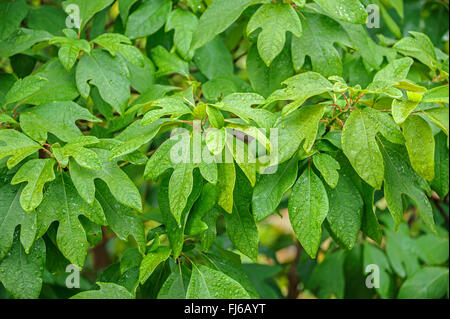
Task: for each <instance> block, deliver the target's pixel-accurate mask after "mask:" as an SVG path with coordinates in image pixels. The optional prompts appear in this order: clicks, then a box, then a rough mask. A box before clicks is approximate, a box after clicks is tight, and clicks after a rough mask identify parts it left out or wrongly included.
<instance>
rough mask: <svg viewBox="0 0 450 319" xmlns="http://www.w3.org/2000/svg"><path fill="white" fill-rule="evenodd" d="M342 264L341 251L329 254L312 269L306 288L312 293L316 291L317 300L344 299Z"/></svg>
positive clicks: (342, 255)
mask: <svg viewBox="0 0 450 319" xmlns="http://www.w3.org/2000/svg"><path fill="white" fill-rule="evenodd" d="M344 262H345V254H344V252H343V251H342V250H339V251H336V252H334V253H331V254H330V255H328V256H327V257H326V258H325V259H324V260H323V262H321V263H320V264H318V265H317V266H316V267H314V270H313V272H312V274H311V277H310V279H309V280H308V281H307V283H306V287H307V288H308V289H311V290H313V291H314V290H317V293H316V296H317V297H318V298H332V297H335V298H344V293H345V274H344Z"/></svg>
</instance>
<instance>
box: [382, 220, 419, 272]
mask: <svg viewBox="0 0 450 319" xmlns="http://www.w3.org/2000/svg"><path fill="white" fill-rule="evenodd" d="M384 233H385V235H386V254H387V256H388V257H389V261H390V264H391V265H392V269H393V270H394V271H395V273H396V274H397V275H399V276H400V277H402V278H405V277H410V276H412V275H413V274H414V273H416V272H417V271H418V270H419V269H420V263H419V254H418V250H417V245H416V243H415V242H414V240H413V239H412V238H411V234H410V231H409V229H408V226H407V225H406V224H405V223H402V224H400V226H399V227H398V231H397V232H394V231H392V230H390V229H385V230H384Z"/></svg>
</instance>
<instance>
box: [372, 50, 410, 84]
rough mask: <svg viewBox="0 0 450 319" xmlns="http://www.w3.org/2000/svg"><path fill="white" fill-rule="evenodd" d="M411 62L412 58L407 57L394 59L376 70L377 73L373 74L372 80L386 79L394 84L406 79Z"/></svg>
mask: <svg viewBox="0 0 450 319" xmlns="http://www.w3.org/2000/svg"><path fill="white" fill-rule="evenodd" d="M413 63H414V61H413V59H411V58H408V57H406V58H401V59H397V60H394V61H392V62H390V63H389V64H388V65H386V66H385V67H384V68H382V69H381V70H380V71H378V72H377V74H375V76H374V78H373V81H374V82H382V81H387V82H390V83H392V84H396V83H399V82H401V81H403V80H406V78H407V76H408V73H409V70H410V69H411V66H412V65H413Z"/></svg>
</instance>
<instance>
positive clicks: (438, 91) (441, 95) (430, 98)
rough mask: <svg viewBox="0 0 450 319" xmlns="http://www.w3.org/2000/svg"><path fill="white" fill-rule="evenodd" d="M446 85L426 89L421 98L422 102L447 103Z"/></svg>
mask: <svg viewBox="0 0 450 319" xmlns="http://www.w3.org/2000/svg"><path fill="white" fill-rule="evenodd" d="M448 93H449V92H448V85H444V86H439V87H436V88H434V89H431V90H429V91H427V92H426V93H425V94H424V95H423V98H422V102H423V103H447V104H448V100H449V99H448V95H449V94H448Z"/></svg>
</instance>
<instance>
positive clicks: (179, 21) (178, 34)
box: [165, 9, 198, 57]
mask: <svg viewBox="0 0 450 319" xmlns="http://www.w3.org/2000/svg"><path fill="white" fill-rule="evenodd" d="M197 25H198V18H197V16H196V15H195V14H193V13H192V12H190V11H186V10H181V9H175V10H173V11H172V12H170V14H169V16H168V18H167V22H166V27H165V31H166V32H168V31H171V30H175V34H174V36H173V42H174V44H175V47H176V48H177V50H178V52H179V53H180V54H181V56H183V57H188V55H189V49H190V47H191V42H192V36H193V34H194V31H195V29H196V28H197Z"/></svg>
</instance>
